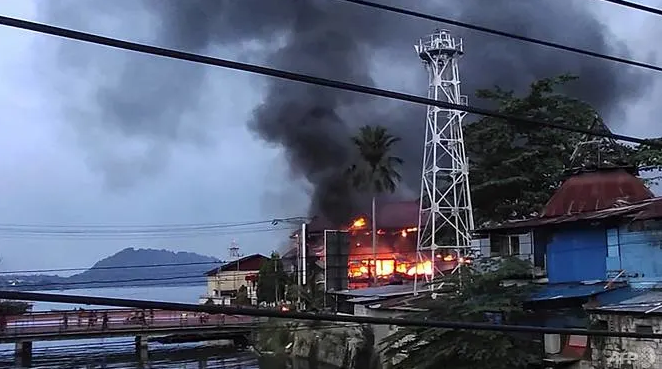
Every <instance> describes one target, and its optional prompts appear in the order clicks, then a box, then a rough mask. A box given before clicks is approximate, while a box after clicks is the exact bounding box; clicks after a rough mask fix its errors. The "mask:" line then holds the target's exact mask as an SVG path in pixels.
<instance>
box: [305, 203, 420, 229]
mask: <svg viewBox="0 0 662 369" xmlns="http://www.w3.org/2000/svg"><path fill="white" fill-rule="evenodd" d="M376 210H377V227H378V228H379V229H406V228H414V227H417V226H418V212H419V202H418V201H417V200H413V201H397V202H383V203H379V202H378V203H377V209H376ZM357 221H359V222H360V221H363V222H365V225H354V226H356V227H357V228H362V227H364V226H365V227H368V228H370V216H368V215H366V214H357V215H356V216H355V217H354V218H353V220H352V219H348V221H347V224H333V223H332V222H330V221H328V220H326V219H324V218H323V217H314V218H313V220H312V221H311V222H310V223H309V224H308V231H309V232H311V233H315V232H322V231H324V230H325V229H343V228H348V227H351V226H352V225H353V224H352V222H357Z"/></svg>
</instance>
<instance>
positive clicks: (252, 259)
mask: <svg viewBox="0 0 662 369" xmlns="http://www.w3.org/2000/svg"><path fill="white" fill-rule="evenodd" d="M267 260H269V258H268V257H266V256H264V255H261V254H252V255H248V256H244V257H242V258H239V259H237V260H234V261H230V262H228V263H225V264H223V265H221V266H219V267H216V268H214V269H212V270H209V271H207V272H206V273H205V275H206V276H212V275H214V274H217V273H218V272H226V271H230V270H231V271H252V270H259V269H260V267H261V266H262V263H263V262H265V261H267Z"/></svg>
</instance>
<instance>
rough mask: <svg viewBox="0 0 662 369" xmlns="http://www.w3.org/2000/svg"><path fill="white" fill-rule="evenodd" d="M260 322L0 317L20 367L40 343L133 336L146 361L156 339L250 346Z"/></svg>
mask: <svg viewBox="0 0 662 369" xmlns="http://www.w3.org/2000/svg"><path fill="white" fill-rule="evenodd" d="M258 323H259V322H258V321H257V319H256V318H253V317H246V316H231V315H224V314H214V315H209V314H205V313H192V312H187V311H166V310H138V309H95V310H62V311H45V312H31V313H26V314H22V315H15V316H5V317H0V343H15V344H16V357H17V362H19V363H21V365H26V364H27V363H29V362H30V361H31V358H32V343H33V342H35V341H55V340H77V339H94V338H111V337H127V336H133V337H135V340H136V353H137V354H138V355H140V357H141V358H146V355H147V342H148V341H149V339H150V338H154V337H163V336H173V335H174V336H179V337H187V336H188V337H201V338H202V337H204V336H205V335H207V336H208V337H212V336H213V339H233V340H236V339H240V340H241V339H243V340H246V339H247V338H246V337H247V336H249V335H250V334H251V332H252V330H253V329H254V327H255V325H256V324H258Z"/></svg>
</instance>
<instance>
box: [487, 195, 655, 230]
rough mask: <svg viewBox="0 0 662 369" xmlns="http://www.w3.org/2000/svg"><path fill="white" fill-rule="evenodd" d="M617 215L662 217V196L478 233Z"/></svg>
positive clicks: (522, 221) (495, 227)
mask: <svg viewBox="0 0 662 369" xmlns="http://www.w3.org/2000/svg"><path fill="white" fill-rule="evenodd" d="M617 217H628V218H631V219H633V220H646V219H655V218H662V197H655V198H652V199H648V200H644V201H641V202H638V203H635V204H630V205H620V206H619V205H617V206H615V207H613V208H610V209H603V210H598V211H593V212H587V213H580V214H573V215H563V216H558V217H554V218H532V219H524V220H515V221H510V222H505V223H502V224H498V225H494V226H488V227H483V228H481V229H477V230H476V233H486V232H489V231H494V230H511V229H524V228H538V227H545V226H553V225H557V224H564V223H572V222H580V221H595V220H604V219H608V218H617Z"/></svg>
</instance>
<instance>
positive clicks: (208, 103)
mask: <svg viewBox="0 0 662 369" xmlns="http://www.w3.org/2000/svg"><path fill="white" fill-rule="evenodd" d="M49 1H53V2H55V1H58V0H49ZM539 1H543V0H539ZM549 1H570V0H549ZM583 1H584V2H587V1H589V0H583ZM36 3H37V1H28V0H4V1H2V2H0V14H2V15H8V16H16V17H20V18H25V19H35V20H39V21H47V20H48V19H47V18H46V17H45V16H44V12H43V9H37V7H36ZM80 3H82V2H80ZM592 3H594V4H592V5H591V10H592V11H594V12H595V13H596V14H597V15H598V19H599V20H600V21H601V22H602V23H604V24H608V25H609V29H610V30H611V32H612V33H613V34H614V35H616V36H615V39H614V42H615V43H617V42H624V43H625V45H627V46H628V47H629V48H630V51H631V52H632V54H633V55H632V56H633V58H635V59H638V60H645V61H648V62H654V63H661V62H660V61H659V56H658V53H659V52H660V51H661V48H662V46H659V43H658V42H651V40H652V39H653V38H652V36H651V35H656V34H660V33H659V32H660V31H662V17H655V16H653V15H647V14H643V13H639V12H636V11H633V10H628V9H625V8H620V7H617V6H613V5H609V4H603V3H602V2H599V1H593V2H592ZM642 3H643V2H642ZM646 3H647V4H648V5H652V6H658V7H660V6H662V2H660V1H648V2H646ZM42 4H43V3H42ZM93 13H94V12H93ZM85 14H90V13H89V9H88V10H86V13H85ZM131 14H132V15H131V18H129V19H122V21H123V22H124V23H123V24H119V20H118V19H117V18H114V17H113V13H112V12H109V13H105V15H104V13H102V12H101V11H99V12H97V13H96V16H95V17H94V18H87V17H86V18H85V21H84V22H82V21H81V20H80V19H78V20H77V19H76V18H75V17H74V16H73V15H72V16H71V17H70V20H69V22H63V23H62V24H61V25H63V26H72V27H80V28H81V29H82V30H85V31H92V32H96V33H103V34H106V35H111V36H116V37H120V38H128V39H132V40H138V41H152V39H153V32H152V29H153V27H154V26H155V23H154V21H155V20H154V19H153V18H150V17H149V16H148V14H146V13H144V12H142V11H141V10H140V9H138V10H136V11H135V12H132V13H131ZM63 19H68V18H63ZM408 22H413V23H416V21H413V20H408ZM127 24H130V25H131V26H127ZM432 27H433V26H432V25H430V26H429V28H432ZM558 27H563V25H561V24H559V25H558ZM548 38H553V37H548ZM413 41H415V40H412V42H413ZM558 41H561V42H568V43H570V42H569V40H558ZM61 42H62V41H60V40H58V39H55V38H53V37H49V36H41V35H35V34H32V33H28V32H25V31H19V30H14V29H8V28H0V50H2V55H3V57H2V58H0V110H1V111H2V112H3V114H2V116H0V132H2V134H0V158H3V159H0V178H2V180H1V181H0V193H1V194H2V200H1V201H0V223H20V224H64V225H84V224H110V225H130V224H132V225H136V224H138V225H140V224H157V223H209V222H235V221H236V222H241V221H251V220H264V219H271V218H274V217H286V216H298V215H305V214H306V209H307V207H308V196H307V195H306V193H307V187H306V186H304V185H303V184H302V183H301V181H299V182H295V180H294V179H293V178H292V177H291V175H289V171H288V169H287V165H286V163H285V159H284V157H283V154H282V152H281V151H280V150H279V148H278V147H274V145H267V144H265V143H264V142H263V141H261V140H259V139H258V138H257V137H256V136H255V135H254V134H253V133H251V132H250V131H249V130H248V129H247V128H246V123H247V121H249V120H250V117H251V115H252V111H253V109H254V108H255V106H256V105H257V104H259V103H260V102H261V100H262V99H263V97H264V93H263V91H264V88H265V84H266V79H265V78H263V77H256V76H252V75H249V74H245V73H239V72H235V71H230V70H223V69H219V68H205V69H204V74H203V75H204V83H203V84H202V85H201V86H203V88H204V94H201V95H200V98H199V101H198V99H196V101H192V102H189V101H188V100H186V98H187V96H183V95H182V96H179V99H181V100H179V99H178V100H174V101H170V102H169V103H170V104H178V103H182V104H184V103H186V104H191V105H192V106H191V107H190V109H188V110H187V114H185V115H184V116H183V117H182V119H181V121H180V122H179V124H180V126H181V127H193V128H191V129H190V130H187V133H186V134H185V135H184V136H186V137H185V138H184V139H182V140H178V141H177V142H176V143H173V142H165V143H164V142H163V141H159V142H157V141H156V140H153V139H151V138H150V137H147V136H141V135H140V134H133V135H124V134H122V132H115V133H113V132H108V131H104V130H100V129H98V124H97V123H98V120H99V119H101V118H100V117H99V116H98V114H97V112H96V111H95V103H96V100H95V96H97V95H96V92H95V89H96V88H97V87H98V86H99V85H102V84H104V83H110V82H109V81H111V82H112V80H113V78H114V77H115V76H116V74H115V73H118V71H119V70H122V68H123V67H124V63H126V62H127V60H129V58H143V59H144V61H145V63H162V65H161V66H160V67H163V68H171V73H186V68H193V67H192V66H189V65H186V64H185V63H183V62H171V61H158V60H155V59H154V58H152V57H149V56H135V55H128V54H127V53H124V52H121V51H117V50H109V49H104V48H103V47H98V46H92V45H84V46H77V47H76V49H75V50H76V52H77V53H76V54H75V55H71V63H72V65H75V64H76V63H81V64H84V65H85V68H77V69H76V68H65V67H62V65H61V64H57V65H56V63H55V62H54V60H55V58H56V55H58V52H61V50H62V49H61V48H60V45H61ZM242 45H243V46H242V47H236V46H233V47H232V48H230V47H225V48H224V47H215V48H213V49H211V50H209V52H210V53H213V54H214V55H216V56H220V57H227V58H233V59H241V60H248V61H253V62H263V60H260V59H259V58H257V56H256V55H259V54H260V50H261V48H262V47H264V45H262V44H260V43H259V42H249V43H244V44H242ZM467 47H468V51H467V52H471V51H470V48H475V47H477V46H476V45H467ZM65 50H72V49H65ZM402 55H404V56H411V58H412V59H413V60H412V62H411V65H413V66H414V67H411V66H410V65H409V64H407V69H403V68H405V67H402V66H400V65H399V64H398V63H394V64H395V66H394V67H393V66H391V70H389V72H391V73H389V76H386V77H381V76H380V75H379V74H380V73H384V72H385V71H386V70H387V69H386V68H387V67H386V66H390V64H391V63H389V62H388V61H386V62H383V63H379V62H376V63H375V66H374V68H373V74H374V76H373V78H374V79H375V80H376V81H377V84H378V85H380V87H384V88H394V89H398V90H405V91H408V92H413V93H417V94H423V93H424V92H425V85H424V84H420V83H419V82H420V81H424V78H425V74H424V70H423V69H422V68H420V64H419V63H418V62H417V61H416V60H415V56H414V54H413V52H412V51H411V50H409V49H407V50H402ZM395 68H400V69H399V70H398V71H397V72H396V73H392V69H395ZM417 68H418V69H417ZM496 73H498V72H496ZM652 75H653V76H655V78H657V80H655V81H654V82H652V85H651V86H650V87H649V91H648V93H647V94H646V95H644V97H643V98H640V99H638V100H637V101H635V102H633V104H631V105H629V106H627V107H624V109H623V113H624V115H623V117H624V119H623V122H619V124H618V127H619V128H618V129H617V130H618V131H619V133H625V134H631V135H635V136H655V135H662V125H660V124H659V116H660V114H661V113H662V111H660V108H659V103H658V101H657V100H658V98H657V97H658V96H660V93H661V92H662V84H660V83H659V82H658V81H662V75H659V74H652ZM138 77H140V78H142V77H144V78H145V80H144V81H143V82H144V83H148V82H149V81H156V82H154V83H156V86H157V87H158V80H159V78H167V76H165V75H156V76H137V78H138ZM149 78H152V79H151V80H150V79H149ZM468 78H471V77H470V76H463V79H468ZM155 93H158V92H155ZM72 106H75V107H77V109H72V108H71V107H72ZM145 109H157V110H158V109H162V110H164V111H165V110H167V109H168V106H147V107H145ZM419 118H420V119H419ZM422 118H423V115H422V113H421V116H420V117H417V118H416V119H418V120H420V124H421V126H422V124H423V121H422ZM415 121H416V120H415ZM82 124H84V126H82ZM91 138H95V139H94V140H91ZM100 153H101V154H100ZM109 166H111V167H113V168H116V169H117V171H120V172H122V173H126V175H125V176H122V177H123V178H130V177H132V176H133V175H134V174H136V173H137V172H139V173H143V174H144V175H141V176H139V177H140V178H139V179H138V180H135V181H128V182H126V183H123V182H122V183H118V182H117V180H112V181H110V182H112V183H113V184H114V185H113V186H109V184H108V182H109V179H108V178H107V173H105V172H104V170H102V169H101V167H104V168H107V167H109ZM284 236H285V234H284V233H282V232H262V233H253V234H236V235H229V234H225V235H220V236H216V237H198V238H181V239H180V238H175V239H172V238H168V239H141V240H136V241H130V240H112V241H108V240H96V239H85V240H70V239H62V238H55V239H52V240H46V239H25V238H0V245H1V246H0V255H1V256H2V258H3V261H2V266H1V268H3V269H25V268H59V267H81V266H88V265H91V264H92V263H94V262H95V261H96V260H98V259H100V258H102V257H105V256H108V255H110V254H112V253H114V252H116V251H119V250H120V249H122V248H125V247H128V246H134V247H153V248H167V249H172V250H183V251H193V252H198V253H202V254H208V255H213V256H217V257H220V258H224V257H225V256H226V253H227V251H226V250H227V247H228V245H229V243H230V241H231V240H232V239H236V240H237V242H238V243H239V245H240V247H241V249H242V251H243V252H244V253H251V252H268V251H269V250H272V249H274V248H277V247H278V246H279V245H280V244H281V243H282V242H283V240H284Z"/></svg>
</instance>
